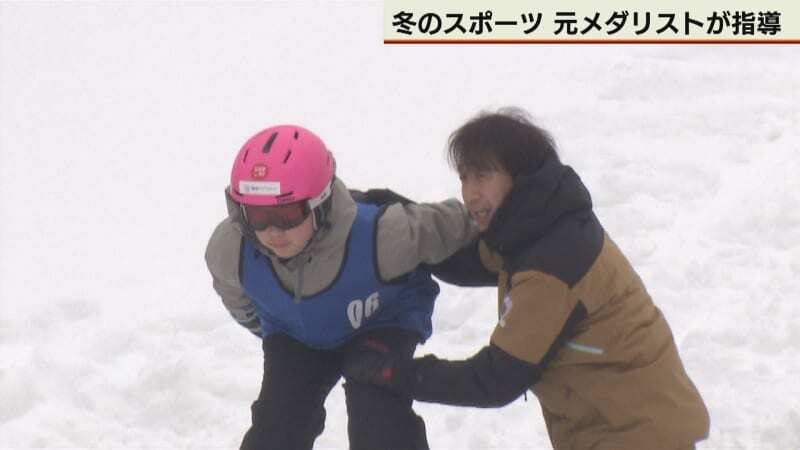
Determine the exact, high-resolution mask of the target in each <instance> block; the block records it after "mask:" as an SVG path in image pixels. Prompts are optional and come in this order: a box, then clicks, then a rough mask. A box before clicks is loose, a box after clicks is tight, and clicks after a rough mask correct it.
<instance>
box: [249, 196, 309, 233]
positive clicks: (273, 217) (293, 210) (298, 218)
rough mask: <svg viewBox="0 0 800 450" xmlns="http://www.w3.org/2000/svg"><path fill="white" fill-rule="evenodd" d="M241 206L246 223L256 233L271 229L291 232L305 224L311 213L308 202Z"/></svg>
mask: <svg viewBox="0 0 800 450" xmlns="http://www.w3.org/2000/svg"><path fill="white" fill-rule="evenodd" d="M241 206H242V214H243V215H244V220H245V223H247V225H248V226H249V227H251V228H253V229H254V230H256V231H264V230H266V229H267V228H269V227H275V228H278V229H281V230H289V229H292V228H294V227H296V226H298V225H300V224H301V223H303V222H304V221H305V220H306V217H308V215H309V214H310V213H311V208H310V207H309V206H308V202H307V201H301V202H294V203H287V204H285V205H270V206H256V205H241Z"/></svg>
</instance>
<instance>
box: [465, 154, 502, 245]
mask: <svg viewBox="0 0 800 450" xmlns="http://www.w3.org/2000/svg"><path fill="white" fill-rule="evenodd" d="M458 175H459V178H460V179H461V197H462V198H463V199H464V205H465V206H466V207H467V210H469V214H470V216H472V218H473V219H474V220H475V223H476V224H477V225H478V229H480V231H486V229H488V228H489V223H490V222H491V221H492V217H494V214H495V213H496V212H497V208H499V207H500V205H501V204H502V203H503V200H504V199H505V198H506V195H507V194H508V193H509V192H510V191H511V186H512V185H513V184H514V181H513V178H512V177H511V175H510V174H509V173H508V172H506V171H505V170H504V169H502V168H493V169H465V170H459V173H458Z"/></svg>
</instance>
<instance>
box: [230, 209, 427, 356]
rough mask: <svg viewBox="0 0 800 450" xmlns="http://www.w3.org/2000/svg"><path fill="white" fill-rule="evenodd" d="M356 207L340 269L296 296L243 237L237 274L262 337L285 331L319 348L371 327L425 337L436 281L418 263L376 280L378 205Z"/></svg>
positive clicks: (329, 345) (329, 346)
mask: <svg viewBox="0 0 800 450" xmlns="http://www.w3.org/2000/svg"><path fill="white" fill-rule="evenodd" d="M357 207H358V210H357V213H356V218H355V221H354V222H353V226H352V228H351V229H350V234H349V235H348V238H347V244H346V247H347V248H346V254H345V257H344V259H343V261H342V266H341V267H340V269H339V275H338V276H337V277H336V278H335V279H334V281H333V282H332V283H331V285H330V286H328V287H327V288H325V289H324V290H323V291H322V292H320V293H318V294H316V295H314V296H311V297H303V298H302V299H301V300H300V301H299V302H295V299H294V295H293V294H292V293H291V292H288V291H287V290H286V289H285V288H284V287H283V286H282V285H281V283H280V281H279V280H278V277H277V275H276V274H275V269H274V268H273V267H272V263H271V261H270V259H269V258H268V257H266V256H264V255H262V254H261V253H260V252H259V251H258V250H257V248H256V247H255V245H253V243H252V242H250V241H249V240H247V239H244V240H243V243H242V251H241V255H240V264H239V268H240V273H239V277H240V281H241V283H242V286H243V287H244V291H245V293H246V294H247V296H248V297H249V298H250V299H251V300H252V301H253V304H254V305H255V308H256V312H257V314H258V317H259V319H260V320H261V329H262V333H263V335H264V336H265V337H266V336H269V335H270V334H273V333H285V334H288V335H290V336H292V337H293V338H295V339H297V340H298V341H300V342H302V343H304V344H306V345H308V346H309V347H314V348H320V349H330V348H335V347H338V346H340V345H342V344H343V343H345V342H346V341H348V340H349V339H351V338H352V337H354V336H356V335H358V334H360V333H363V332H364V331H367V330H371V329H373V328H389V327H392V328H405V329H409V330H413V331H416V332H417V333H419V334H420V337H421V339H422V341H425V340H426V339H427V338H428V337H430V335H431V330H432V325H431V315H432V314H433V302H434V299H435V298H436V296H437V295H438V294H439V285H438V284H437V283H436V282H435V281H433V279H432V278H431V275H430V273H429V272H428V271H427V270H425V269H422V268H417V269H416V270H414V271H413V272H411V273H409V274H407V275H404V276H403V277H402V278H401V279H400V280H398V281H397V282H394V281H393V282H392V283H387V282H384V281H381V279H380V276H379V275H378V269H377V267H378V265H377V261H376V256H375V255H376V249H375V236H376V232H377V222H378V219H379V217H380V213H381V210H380V209H379V208H378V207H377V206H374V205H367V204H361V203H357ZM305 270H308V269H307V268H306V269H305Z"/></svg>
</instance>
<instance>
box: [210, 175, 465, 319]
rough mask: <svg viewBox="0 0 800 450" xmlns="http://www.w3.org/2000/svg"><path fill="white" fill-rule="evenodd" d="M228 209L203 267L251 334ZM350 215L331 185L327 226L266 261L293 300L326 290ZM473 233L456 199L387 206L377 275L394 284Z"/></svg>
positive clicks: (343, 195) (348, 201)
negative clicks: (287, 255) (301, 245)
mask: <svg viewBox="0 0 800 450" xmlns="http://www.w3.org/2000/svg"><path fill="white" fill-rule="evenodd" d="M231 206H232V205H230V204H229V205H228V211H229V216H228V217H227V218H226V219H225V220H223V221H222V222H221V223H220V224H219V225H218V226H217V228H216V229H215V230H214V233H213V234H212V235H211V239H210V240H209V242H208V246H207V248H206V255H205V258H206V264H207V265H208V270H209V271H210V272H211V277H212V280H213V286H214V290H215V291H216V292H217V294H219V296H220V297H221V298H222V303H223V304H224V305H225V307H226V308H227V309H228V311H229V312H230V314H231V315H232V316H233V317H234V319H236V321H237V322H238V323H239V324H241V325H242V326H244V327H245V328H247V329H249V330H250V331H252V332H253V333H255V334H259V335H260V333H261V329H260V322H259V320H258V317H257V316H256V311H255V307H254V306H253V303H252V301H251V300H250V298H248V297H247V295H246V293H245V292H244V289H243V288H242V285H241V282H240V280H239V252H240V248H241V242H242V239H243V238H244V236H245V233H244V230H242V228H241V225H240V224H239V223H238V221H237V220H236V217H234V215H235V214H236V211H237V208H235V207H231ZM355 216H356V203H355V201H353V199H352V197H351V196H350V193H349V191H348V190H347V187H346V186H345V185H344V183H343V182H342V181H341V180H339V179H337V180H336V181H335V182H334V188H333V198H332V205H331V211H330V213H329V216H328V217H329V220H330V226H329V227H326V228H321V229H320V230H319V231H317V233H316V234H315V235H314V237H313V238H312V240H311V242H310V243H309V244H308V245H307V246H306V248H305V249H304V250H303V251H302V252H301V253H300V254H298V255H297V256H295V257H293V258H291V259H289V260H283V259H280V258H278V257H276V256H275V255H273V254H271V253H269V252H266V251H265V252H264V254H265V255H266V256H267V257H269V258H270V260H271V262H272V265H273V267H274V268H275V273H276V274H277V275H278V278H279V279H280V282H281V283H282V284H283V285H284V286H285V287H286V288H287V289H288V290H289V291H291V292H294V294H295V296H296V297H297V298H298V299H299V298H305V297H310V296H313V295H315V294H317V293H319V292H321V291H323V290H324V289H325V288H327V287H328V286H329V285H330V284H331V283H332V282H333V281H334V279H335V278H336V275H337V274H338V272H339V267H340V266H341V264H342V262H343V259H344V255H345V246H346V244H347V236H348V234H349V233H350V227H351V226H352V224H353V221H354V220H355ZM477 235H478V229H477V227H476V226H475V224H474V222H473V221H472V219H471V218H470V217H469V213H468V212H467V210H466V208H465V207H464V205H463V204H462V203H461V202H460V201H458V200H456V199H448V200H445V201H442V202H438V203H416V204H407V205H403V204H400V203H394V204H391V205H390V206H388V207H387V208H386V210H385V212H384V213H383V215H382V216H381V217H380V218H379V220H378V227H377V236H376V247H377V265H378V271H379V275H380V277H381V278H382V279H384V280H391V279H395V278H397V277H399V276H402V275H404V274H406V273H408V272H411V271H412V270H414V269H415V268H416V267H417V266H418V265H419V264H422V263H426V264H436V263H439V262H441V261H443V260H444V259H446V258H447V257H449V256H450V255H452V254H453V253H455V252H456V251H457V250H459V249H460V248H461V247H463V246H465V245H466V244H468V243H470V242H471V241H473V240H475V238H476V237H477Z"/></svg>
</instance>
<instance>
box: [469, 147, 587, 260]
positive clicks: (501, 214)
mask: <svg viewBox="0 0 800 450" xmlns="http://www.w3.org/2000/svg"><path fill="white" fill-rule="evenodd" d="M513 182H514V184H513V186H512V188H511V191H510V192H509V193H508V195H507V196H506V198H505V200H503V203H502V204H501V205H500V207H499V208H498V210H497V212H496V213H495V215H494V217H493V218H492V221H491V223H490V224H489V228H488V229H487V230H486V232H484V233H483V236H482V237H483V239H484V241H486V244H487V245H488V246H489V247H490V248H492V249H493V250H495V251H497V252H499V253H501V254H503V253H510V252H513V251H514V250H517V249H522V248H524V247H526V246H528V245H529V244H531V243H533V242H535V241H536V240H538V239H539V238H540V237H542V236H543V235H544V234H545V233H546V232H547V230H548V229H549V228H550V227H551V226H552V225H553V224H555V223H556V222H558V221H559V220H560V219H561V218H563V217H566V216H570V215H573V214H576V213H579V212H581V211H591V209H592V199H591V197H590V195H589V191H588V190H587V189H586V187H585V186H584V185H583V182H582V181H581V179H580V177H578V174H577V173H575V171H574V170H572V168H571V167H569V166H566V165H564V164H562V163H561V162H560V161H559V160H558V158H549V159H548V160H547V161H546V162H545V164H544V165H543V166H542V167H541V168H540V169H539V170H537V171H536V172H533V173H522V174H519V175H517V176H516V177H515V178H514V180H513Z"/></svg>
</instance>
